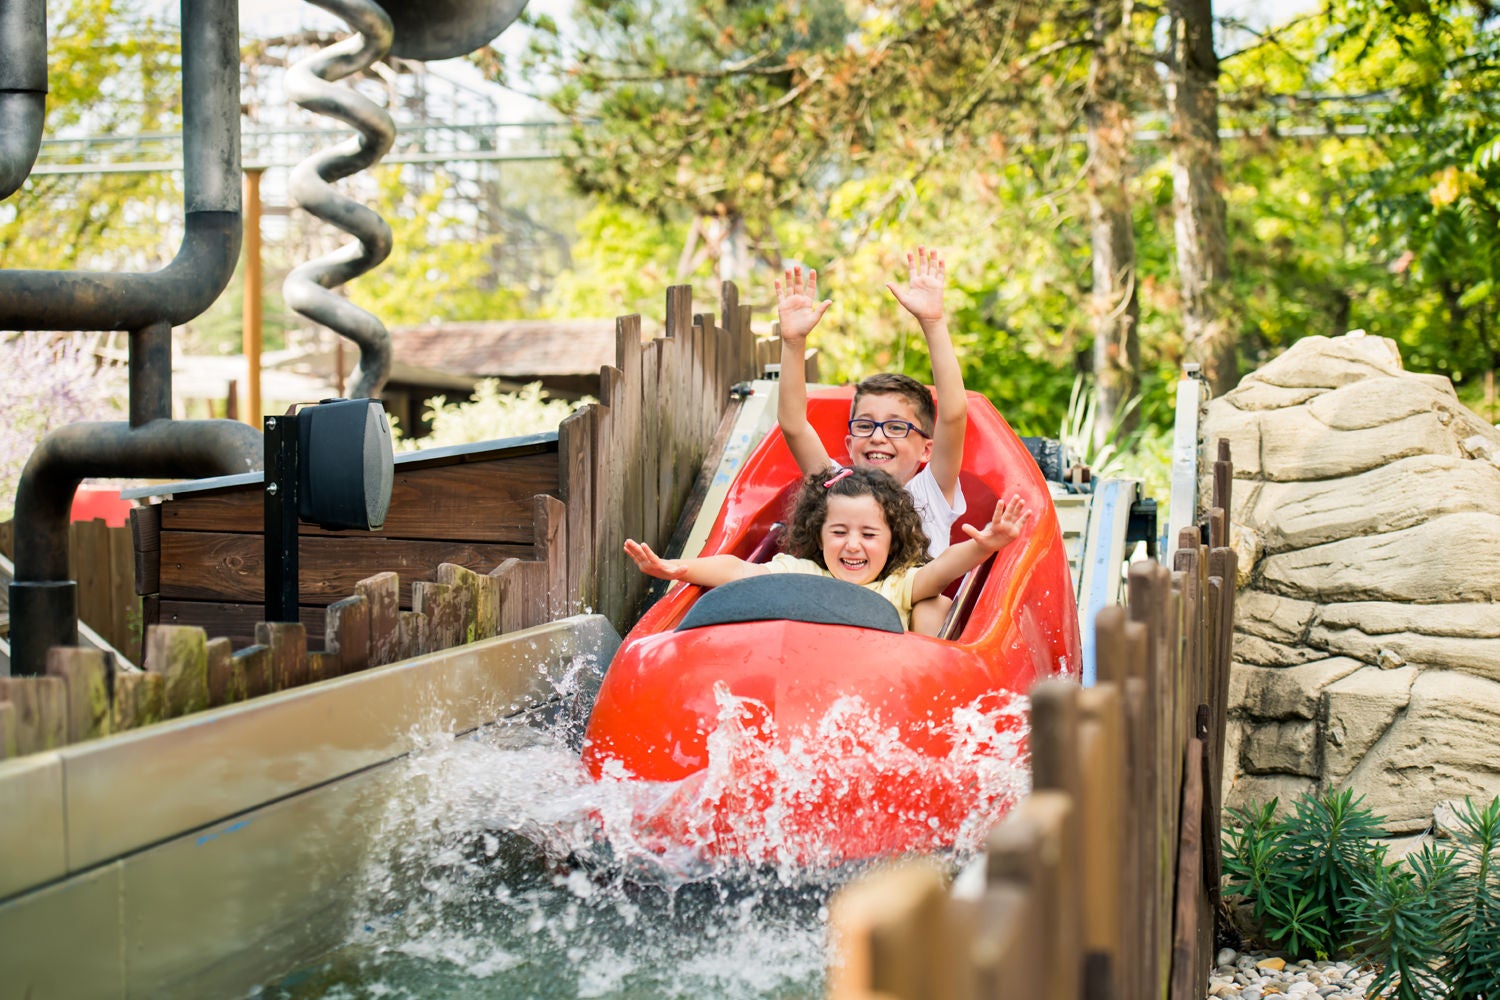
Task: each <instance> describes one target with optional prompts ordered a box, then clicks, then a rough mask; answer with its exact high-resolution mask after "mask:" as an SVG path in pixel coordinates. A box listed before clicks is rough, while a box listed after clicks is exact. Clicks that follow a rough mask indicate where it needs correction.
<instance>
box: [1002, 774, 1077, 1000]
mask: <svg viewBox="0 0 1500 1000" xmlns="http://www.w3.org/2000/svg"><path fill="white" fill-rule="evenodd" d="M1074 816H1075V814H1074V809H1073V800H1072V799H1071V798H1070V797H1069V796H1068V795H1066V794H1064V793H1062V792H1047V791H1042V792H1032V793H1031V794H1030V795H1028V796H1026V798H1024V799H1022V800H1021V801H1020V803H1019V804H1017V806H1016V807H1015V808H1014V809H1013V810H1011V813H1010V815H1009V816H1008V817H1007V818H1006V819H1005V821H1004V822H1002V823H1001V824H1000V825H999V826H997V827H996V828H995V829H994V831H993V832H991V834H990V836H989V839H988V841H987V842H986V844H985V863H986V867H987V872H988V878H989V881H990V883H991V884H992V885H993V884H996V883H1007V882H1009V883H1015V884H1023V885H1027V886H1028V887H1029V889H1030V895H1031V898H1032V899H1034V900H1035V901H1036V903H1037V910H1036V912H1035V913H1034V915H1033V916H1034V919H1035V923H1036V927H1037V933H1038V938H1037V944H1038V945H1039V947H1038V949H1037V950H1036V951H1034V952H1032V953H1031V961H1032V962H1033V963H1035V965H1036V967H1037V973H1036V974H1037V976H1038V978H1039V979H1040V981H1041V985H1042V989H1041V990H1040V991H1039V992H1036V993H1032V994H1028V995H1029V996H1034V997H1037V998H1038V1000H1077V997H1078V985H1079V983H1078V949H1077V946H1076V941H1077V935H1078V928H1079V925H1078V913H1077V910H1076V909H1073V908H1071V907H1070V906H1069V905H1068V901H1069V900H1070V899H1072V898H1073V897H1074V890H1075V886H1076V884H1077V878H1078V872H1077V864H1076V856H1065V855H1064V853H1063V852H1064V849H1065V847H1064V838H1063V831H1064V830H1065V829H1066V828H1067V827H1068V825H1069V824H1071V823H1073V822H1074ZM1004 995H1005V996H1009V995H1010V994H1004Z"/></svg>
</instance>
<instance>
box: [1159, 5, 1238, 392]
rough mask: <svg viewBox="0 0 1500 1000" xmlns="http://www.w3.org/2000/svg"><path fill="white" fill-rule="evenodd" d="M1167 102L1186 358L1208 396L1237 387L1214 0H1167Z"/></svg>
mask: <svg viewBox="0 0 1500 1000" xmlns="http://www.w3.org/2000/svg"><path fill="white" fill-rule="evenodd" d="M1170 9H1171V15H1172V20H1171V31H1172V52H1171V61H1170V66H1169V74H1168V82H1167V103H1168V106H1169V108H1170V110H1171V116H1172V142H1173V151H1172V152H1173V155H1172V207H1173V212H1174V215H1175V219H1176V223H1175V230H1176V234H1177V271H1178V277H1179V280H1180V281H1181V283H1182V339H1183V346H1184V349H1185V355H1186V358H1187V360H1189V361H1196V362H1198V364H1199V365H1201V366H1202V370H1203V374H1204V377H1205V378H1207V380H1208V384H1209V386H1210V387H1211V388H1212V390H1213V393H1214V395H1216V396H1219V395H1223V394H1224V393H1226V392H1228V391H1229V390H1230V389H1232V388H1234V387H1235V385H1236V384H1237V383H1238V382H1239V379H1240V373H1239V359H1238V356H1237V353H1238V352H1237V351H1236V339H1237V338H1236V334H1235V330H1234V328H1233V326H1232V317H1233V310H1232V308H1231V302H1230V289H1229V236H1228V233H1227V231H1226V230H1225V227H1224V198H1223V195H1222V194H1221V192H1220V162H1219V89H1218V79H1219V57H1218V56H1217V55H1216V54H1215V53H1214V41H1213V37H1214V36H1213V0H1171V5H1170Z"/></svg>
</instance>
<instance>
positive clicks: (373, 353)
mask: <svg viewBox="0 0 1500 1000" xmlns="http://www.w3.org/2000/svg"><path fill="white" fill-rule="evenodd" d="M310 2H313V3H315V4H316V5H317V6H319V7H322V8H324V9H325V10H328V11H329V12H330V13H333V14H336V15H338V16H339V17H341V18H343V19H344V20H345V21H347V22H348V23H349V25H350V27H352V28H354V29H355V30H356V31H358V32H359V34H358V35H353V36H351V37H349V38H346V39H344V40H343V41H341V42H337V43H335V44H333V45H330V46H328V47H327V48H324V49H321V50H319V51H318V52H315V53H313V54H312V55H311V56H308V57H307V58H306V59H303V60H301V61H299V62H297V63H295V64H293V65H292V66H291V67H289V68H288V69H287V73H286V84H285V86H286V92H287V96H288V97H289V98H291V99H292V100H293V101H294V102H296V103H297V104H298V105H300V106H302V107H304V108H306V109H307V110H309V111H311V112H313V113H314V114H320V115H328V116H329V117H332V118H337V119H338V120H339V121H342V122H345V123H346V124H348V125H350V126H352V127H353V128H355V129H356V130H357V131H358V135H357V136H355V137H354V138H353V139H350V140H347V141H345V142H343V143H340V144H339V145H337V146H333V147H331V148H328V149H324V150H321V151H319V152H317V153H314V154H313V155H312V156H309V157H308V158H307V159H305V160H303V161H302V162H301V163H299V164H297V166H296V167H295V168H293V170H292V174H291V177H290V178H289V179H288V181H287V188H288V190H289V191H290V192H291V195H292V200H293V201H294V202H295V203H296V204H297V205H299V206H300V207H302V208H304V209H306V210H307V211H308V212H310V213H311V214H312V215H314V216H316V217H317V218H319V219H322V220H323V221H324V222H326V223H328V224H329V225H332V226H337V227H338V228H339V229H342V230H343V231H344V232H346V233H349V234H351V235H352V236H354V237H355V239H356V240H358V242H356V243H348V244H345V245H344V246H343V247H340V248H339V249H338V250H335V251H334V252H332V253H330V254H327V255H325V256H322V257H319V258H318V259H317V260H312V261H308V262H307V263H305V264H301V265H299V266H298V267H296V268H295V269H294V270H293V271H292V272H291V273H290V274H288V275H287V276H286V280H285V281H283V282H282V286H281V291H282V297H283V298H284V299H285V300H286V304H287V307H288V308H290V309H292V310H294V311H296V312H298V313H301V314H302V315H303V316H306V317H307V318H308V319H310V320H312V321H314V322H316V323H321V324H322V325H324V326H326V327H328V328H329V329H331V330H333V331H334V332H335V333H337V334H339V335H340V336H342V337H347V338H348V339H349V340H352V341H354V343H355V344H357V345H358V346H359V368H358V370H357V372H356V374H355V378H354V383H353V385H352V386H351V387H350V389H349V395H350V396H351V397H354V398H362V397H374V396H375V395H377V394H378V393H379V392H380V389H381V387H382V386H384V385H385V380H386V378H387V377H388V376H389V375H390V371H391V358H392V352H391V335H390V334H389V333H388V332H387V331H386V328H385V324H383V323H381V322H380V319H379V317H377V316H375V315H374V314H373V313H370V312H366V311H365V310H363V309H361V308H359V307H358V306H356V305H355V304H354V303H352V302H350V301H349V300H348V299H346V298H344V297H342V296H340V295H336V294H334V292H333V291H332V289H334V288H337V287H338V286H340V285H342V284H344V283H345V282H347V281H350V280H352V279H354V278H357V277H358V276H359V275H361V274H364V273H365V272H366V271H369V270H370V269H371V268H374V267H376V266H378V265H379V264H380V263H381V262H382V261H384V260H385V259H386V257H388V256H389V255H390V252H391V227H390V226H388V225H387V224H386V221H385V220H384V219H382V218H381V217H380V216H379V215H378V214H377V213H376V212H375V211H374V210H372V209H370V208H367V207H365V206H364V205H361V204H360V203H359V202H357V201H355V200H353V199H352V198H349V197H348V196H346V195H343V194H341V193H339V192H338V191H337V190H336V189H335V188H334V187H333V185H332V184H331V183H330V182H331V181H337V180H342V179H343V178H345V177H348V176H350V175H352V174H355V173H358V172H359V171H361V170H364V169H365V168H366V167H369V166H372V165H373V164H375V163H376V162H378V161H379V160H380V158H381V157H382V156H384V155H385V154H386V153H387V152H388V151H389V150H390V148H391V143H392V142H393V141H394V140H395V137H396V126H395V124H394V123H393V122H392V121H391V116H390V115H389V114H387V113H386V111H385V109H384V108H382V107H380V106H379V105H378V104H376V103H375V102H374V101H371V100H370V99H369V98H367V97H365V96H364V95H362V94H360V93H359V92H358V91H356V90H354V89H352V88H350V87H340V86H337V85H336V81H338V80H342V79H344V78H345V77H347V76H350V75H352V74H354V73H357V72H359V71H360V70H362V69H364V68H366V67H368V66H369V65H370V64H372V63H374V62H375V61H376V60H377V59H379V58H380V57H381V56H383V55H385V53H386V52H387V51H388V50H389V49H390V47H391V19H390V16H389V15H388V14H387V13H386V12H385V10H384V9H383V8H381V7H380V6H379V5H378V4H376V3H375V2H374V0H310Z"/></svg>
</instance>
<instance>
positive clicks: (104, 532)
mask: <svg viewBox="0 0 1500 1000" xmlns="http://www.w3.org/2000/svg"><path fill="white" fill-rule="evenodd" d="M15 530H16V529H15V522H14V521H6V522H5V523H3V524H0V554H3V555H4V556H5V558H7V559H14V558H15ZM68 535H69V544H68V572H69V578H70V579H73V580H77V581H78V620H79V621H81V622H83V623H85V624H87V625H88V626H89V627H90V628H92V629H93V630H94V631H95V632H97V633H98V634H99V637H100V638H101V639H103V640H104V641H105V642H107V643H109V644H110V645H111V646H113V647H114V648H116V649H118V650H119V651H120V652H121V653H123V654H124V655H125V656H127V657H129V658H130V659H131V660H139V659H140V652H141V638H142V633H143V623H142V620H141V602H140V598H139V597H138V596H137V595H136V590H135V582H134V577H135V554H134V552H133V551H132V547H131V541H130V529H129V528H125V527H121V528H112V527H110V526H109V525H108V524H106V523H105V522H104V521H103V520H101V519H98V518H95V519H94V520H92V521H74V522H73V524H72V525H71V526H70V527H69V530H68Z"/></svg>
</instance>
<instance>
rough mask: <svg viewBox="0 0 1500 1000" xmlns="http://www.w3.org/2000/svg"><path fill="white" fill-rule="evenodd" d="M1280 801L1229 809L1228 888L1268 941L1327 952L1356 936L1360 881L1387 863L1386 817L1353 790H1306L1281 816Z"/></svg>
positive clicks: (1292, 950) (1301, 952)
mask: <svg viewBox="0 0 1500 1000" xmlns="http://www.w3.org/2000/svg"><path fill="white" fill-rule="evenodd" d="M1277 805H1278V801H1277V800H1276V799H1272V800H1271V801H1270V802H1269V803H1267V804H1266V805H1265V806H1262V807H1261V808H1260V809H1259V810H1253V809H1246V810H1231V812H1230V816H1231V817H1232V819H1233V822H1232V823H1231V824H1230V826H1229V828H1228V829H1227V830H1226V831H1225V844H1224V854H1225V857H1224V874H1225V878H1226V880H1227V882H1228V884H1227V886H1226V895H1240V896H1244V897H1245V898H1246V899H1247V900H1248V901H1249V902H1250V905H1251V907H1252V910H1253V912H1254V914H1255V917H1256V919H1257V920H1258V921H1260V925H1261V927H1262V929H1263V931H1264V933H1265V936H1266V942H1267V943H1268V944H1271V945H1273V946H1275V947H1277V948H1279V949H1281V950H1283V951H1286V952H1288V953H1289V954H1292V955H1296V956H1302V957H1306V956H1313V957H1318V958H1326V957H1328V956H1329V955H1332V954H1334V953H1335V952H1336V951H1337V950H1338V949H1339V946H1340V945H1341V944H1343V943H1344V942H1347V941H1349V940H1350V938H1351V934H1350V920H1351V918H1352V915H1353V914H1352V912H1351V903H1350V900H1351V898H1352V897H1353V896H1354V891H1355V888H1356V886H1357V885H1358V884H1359V882H1360V881H1361V880H1367V879H1371V878H1375V877H1377V876H1378V873H1379V872H1380V871H1381V870H1382V869H1383V863H1384V860H1385V847H1384V845H1382V844H1380V843H1379V842H1378V840H1377V839H1376V838H1378V837H1380V836H1381V830H1380V819H1379V818H1378V817H1376V816H1374V815H1373V814H1372V813H1371V812H1370V811H1369V810H1368V809H1362V808H1360V806H1359V800H1355V799H1354V797H1353V793H1352V792H1348V791H1345V792H1339V793H1331V794H1328V795H1323V796H1318V797H1304V798H1302V799H1301V800H1300V801H1298V802H1297V803H1296V805H1295V806H1294V807H1293V814H1292V815H1291V816H1290V817H1288V818H1286V819H1283V820H1278V819H1276V807H1277Z"/></svg>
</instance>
